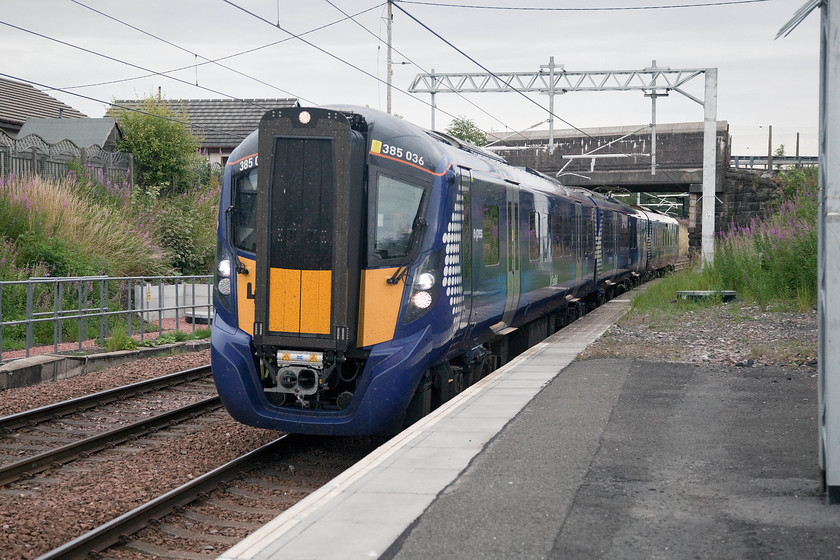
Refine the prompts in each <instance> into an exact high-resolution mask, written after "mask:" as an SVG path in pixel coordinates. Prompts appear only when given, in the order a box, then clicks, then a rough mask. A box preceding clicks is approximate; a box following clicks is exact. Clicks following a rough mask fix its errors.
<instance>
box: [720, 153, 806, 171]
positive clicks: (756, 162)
mask: <svg viewBox="0 0 840 560" xmlns="http://www.w3.org/2000/svg"><path fill="white" fill-rule="evenodd" d="M768 163H769V164H770V166H771V167H772V168H773V169H790V168H791V167H797V168H798V167H809V166H814V165H817V164H818V163H819V157H817V156H773V157H771V158H768V157H767V156H731V157H730V158H729V165H730V166H732V167H737V168H742V169H763V170H765V171H766V170H767V167H768Z"/></svg>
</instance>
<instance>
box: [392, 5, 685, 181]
mask: <svg viewBox="0 0 840 560" xmlns="http://www.w3.org/2000/svg"><path fill="white" fill-rule="evenodd" d="M393 5H394V7H396V8H397V9H398V10H400V11H401V12H402V13H404V14H405V15H406V16H408V17H409V18H411V19H412V20H414V21H415V22H416V23H417V24H418V25H420V26H421V27H423V28H424V29H426V30H427V31H428V32H429V33H431V34H432V35H434V36H435V37H437V38H438V39H440V40H441V41H443V42H444V43H446V44H447V45H448V46H449V47H451V48H452V49H454V50H455V51H456V52H458V53H459V54H461V55H462V56H464V57H465V58H466V59H467V60H469V61H470V62H472V63H473V64H475V65H476V66H478V67H479V68H481V69H482V70H484V71H485V72H487V73H488V74H490V75H491V76H493V77H494V78H495V79H496V80H498V81H499V82H501V83H503V84H505V85H506V86H507V87H509V88H510V89H511V90H512V91H513V92H515V93H517V94H519V95H520V96H522V97H524V98H525V99H526V100H528V102H529V103H532V104H534V105H536V106H537V107H539V108H540V109H542V110H543V111H545V112H547V113H548V114H549V115H551V116H552V117H554V118H556V119H558V120H559V121H561V122H562V123H564V124H566V125H568V126H569V127H570V128H572V129H573V130H576V131H577V132H579V133H581V134H583V135H584V136H585V137H587V138H589V139H591V140H595V138H594V137H593V136H592V135H591V134H589V133H588V132H586V131H584V130H582V129H581V128H578V127H577V126H575V125H573V124H572V123H570V122H569V121H567V120H566V119H564V118H563V117H561V116H559V115H557V114H556V113H554V112H553V111H551V110H549V109H547V108H545V107H544V106H543V105H541V104H540V103H539V102H537V101H535V100H533V99H531V98H530V97H528V96H527V95H526V94H525V93H524V92H522V91H520V90H518V89H516V87H514V86H513V84H511V83H510V82H508V81H506V80H504V79H502V78H501V77H500V76H498V75H497V74H496V73H494V72H493V71H492V70H490V69H489V68H487V67H486V66H485V65H483V64H481V63H480V62H478V61H477V60H476V59H475V58H473V57H472V56H470V55H469V54H467V53H466V52H464V51H463V50H461V49H460V48H458V47H457V46H455V45H454V44H452V42H451V41H449V40H448V39H446V38H445V37H443V36H442V35H440V34H439V33H438V32H436V31H435V30H433V29H432V28H430V27H429V26H428V25H426V24H425V23H423V22H421V21H420V20H419V19H417V18H416V17H414V16H413V15H411V14H410V13H408V12H407V11H406V10H405V8H403V7H401V6H400V5H399V3H398V2H394V3H393ZM609 148H610V150H611V152H612V153H614V154H617V155H622V156H630V155H631V154H626V153H623V152H616V151H614V150H612V146H611V145H610V146H609ZM648 157H649V156H648ZM656 167H657V168H659V169H662V168H661V167H660V166H659V165H658V164H656ZM662 171H663V172H664V173H665V174H666V175H668V176H669V177H670V178H671V179H672V180H674V183H677V181H676V180H675V179H674V177H673V176H672V175H670V174H669V173H668V171H667V170H666V169H662Z"/></svg>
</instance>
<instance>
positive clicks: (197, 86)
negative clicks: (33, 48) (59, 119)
mask: <svg viewBox="0 0 840 560" xmlns="http://www.w3.org/2000/svg"><path fill="white" fill-rule="evenodd" d="M0 25H5V26H6V27H10V28H12V29H17V30H18V31H22V32H24V33H29V34H31V35H35V36H36V37H40V38H42V39H46V40H48V41H53V42H55V43H58V44H60V45H64V46H66V47H71V48H73V49H77V50H80V51H82V52H85V53H88V54H92V55H95V56H98V57H101V58H104V59H106V60H110V61H112V62H117V63H119V64H124V65H126V66H130V67H132V68H137V69H139V70H142V71H144V72H152V73H153V74H154V75H156V76H161V77H164V78H168V79H170V80H174V81H176V82H179V83H182V84H186V85H188V86H191V87H196V88H199V89H202V90H204V91H208V92H210V93H214V94H216V95H220V96H222V97H227V98H228V99H236V100H239V101H244V102H246V103H249V104H251V105H254V106H256V107H262V108H265V109H267V110H270V109H273V107H264V106H263V105H260V104H259V103H254V102H253V101H252V100H248V99H239V98H237V97H236V96H234V95H230V94H228V93H224V92H221V91H218V90H215V89H212V88H209V87H206V86H202V85H198V84H193V83H192V82H189V81H187V80H183V79H181V78H176V77H175V76H170V75H168V74H164V73H161V72H155V71H154V70H151V69H149V68H145V67H143V66H140V65H139V64H134V63H132V62H128V61H125V60H121V59H119V58H116V57H113V56H110V55H107V54H104V53H100V52H97V51H94V50H91V49H88V48H85V47H81V46H79V45H74V44H73V43H68V42H67V41H63V40H61V39H56V38H55V37H50V36H48V35H44V34H43V33H38V32H37V31H32V30H30V29H26V28H23V27H20V26H18V25H14V24H12V23H8V22H5V21H0ZM56 91H58V90H56Z"/></svg>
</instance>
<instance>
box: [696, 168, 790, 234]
mask: <svg viewBox="0 0 840 560" xmlns="http://www.w3.org/2000/svg"><path fill="white" fill-rule="evenodd" d="M774 177H775V174H774V173H769V174H768V173H766V172H765V173H761V174H759V173H754V172H750V171H746V170H741V169H735V168H734V167H730V168H728V169H726V173H725V178H724V183H723V189H718V193H717V198H718V200H717V201H716V203H715V230H716V232H715V233H720V232H728V231H730V230H731V229H732V228H733V227H736V226H741V227H743V226H747V225H749V224H750V222H751V221H752V220H753V219H756V218H763V217H764V216H765V215H767V214H768V213H770V212H772V211H773V210H774V208H775V204H776V203H777V202H778V201H779V198H780V196H781V192H782V191H781V187H780V185H779V183H778V182H777V181H776V180H775V179H774ZM702 191H703V186H702V185H692V186H691V199H690V202H689V205H690V206H689V208H690V210H689V212H690V215H689V220H688V222H689V228H688V244H689V248H690V249H691V250H694V251H699V250H700V246H701V234H702V231H701V230H702V227H701V222H702V221H701V220H700V219H699V217H700V216H702V212H703V203H702ZM695 212H696V216H697V218H698V219H697V220H694V219H692V218H693V217H694V216H693V215H694V214H695ZM694 223H696V224H697V226H696V227H692V226H691V225H690V224H694Z"/></svg>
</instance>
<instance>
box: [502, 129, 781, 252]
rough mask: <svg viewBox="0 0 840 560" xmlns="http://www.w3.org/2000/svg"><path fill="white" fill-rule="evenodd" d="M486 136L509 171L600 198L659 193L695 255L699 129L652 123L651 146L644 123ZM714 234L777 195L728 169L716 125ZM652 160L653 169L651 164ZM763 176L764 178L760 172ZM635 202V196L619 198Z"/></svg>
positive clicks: (754, 177)
mask: <svg viewBox="0 0 840 560" xmlns="http://www.w3.org/2000/svg"><path fill="white" fill-rule="evenodd" d="M548 137H549V133H548V131H545V130H534V131H526V132H521V133H514V134H511V133H491V134H488V136H487V139H488V143H489V145H488V146H487V148H488V149H490V150H492V151H493V152H495V153H497V154H499V155H500V156H502V157H504V158H505V159H506V160H507V161H508V162H509V163H511V164H512V165H518V166H525V167H530V168H532V169H536V170H537V171H540V172H542V173H545V174H546V175H550V176H552V177H557V178H558V179H559V180H560V181H561V182H562V183H564V184H566V185H569V186H580V187H585V188H588V189H591V190H598V191H600V192H612V193H616V194H618V193H621V194H627V193H658V194H665V195H667V197H668V199H669V200H670V201H671V202H672V203H673V202H677V201H682V204H670V205H669V206H671V207H672V208H673V207H677V208H678V209H679V210H680V211H679V212H677V213H678V214H679V215H681V217H684V218H686V219H687V220H688V231H689V243H690V246H691V247H692V248H695V249H698V250H699V248H700V244H701V234H702V231H701V230H702V227H701V226H702V219H701V216H702V195H703V123H702V122H699V123H677V124H657V126H656V144H655V146H654V145H653V143H652V142H651V128H650V126H649V125H638V126H622V127H604V128H589V129H576V130H573V129H570V130H560V131H557V130H555V131H554V145H553V147H549V145H548ZM715 151H716V158H715V159H716V165H715V174H716V177H715V186H716V189H715V190H716V196H717V199H718V201H719V203H718V204H716V208H715V231H716V232H717V231H726V230H728V229H729V228H730V227H731V225H732V224H735V225H746V224H749V223H750V221H751V220H752V218H754V217H756V216H759V215H761V214H762V212H763V210H764V209H765V207H766V205H767V203H769V202H770V201H772V200H774V199H775V198H776V197H777V196H778V194H779V192H780V191H779V187H778V185H777V184H776V183H774V182H773V181H772V180H771V179H770V178H768V177H762V176H761V175H760V174H756V173H751V172H749V171H747V170H744V169H736V168H734V167H732V166H731V165H730V160H731V154H730V136H729V124H728V123H727V122H726V121H718V122H717V132H716V138H715ZM652 154H655V161H656V166H655V167H653V166H652V165H651V161H652V159H653V157H652ZM764 175H768V174H767V173H765V174H764ZM623 200H625V201H628V202H631V203H635V202H636V197H630V199H629V200H628V198H623Z"/></svg>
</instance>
